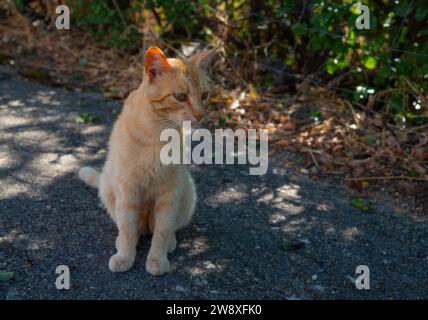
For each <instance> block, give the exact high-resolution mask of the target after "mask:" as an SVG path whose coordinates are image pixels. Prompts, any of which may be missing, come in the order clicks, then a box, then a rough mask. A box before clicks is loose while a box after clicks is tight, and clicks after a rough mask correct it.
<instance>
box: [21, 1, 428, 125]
mask: <svg viewBox="0 0 428 320" xmlns="http://www.w3.org/2000/svg"><path fill="white" fill-rule="evenodd" d="M361 2H362V3H363V4H366V5H367V6H368V7H369V8H370V15H371V19H370V24H371V25H370V29H369V30H358V29H357V28H356V25H355V21H356V19H357V17H358V16H359V11H358V10H357V8H356V5H355V4H356V2H354V1H351V0H343V1H332V0H308V1H291V0H266V1H258V0H249V1H248V0H228V1H220V0H193V1H188V0H133V1H131V0H116V1H105V0H101V1H85V0H69V1H67V4H68V5H69V6H70V8H71V10H72V17H73V23H74V24H75V26H77V27H78V28H80V30H81V31H83V32H89V33H90V34H92V36H93V39H94V40H95V41H97V42H98V43H99V44H103V45H105V46H108V47H115V48H119V49H121V50H128V51H129V50H135V49H138V50H139V49H140V48H141V44H142V41H143V35H142V34H140V31H139V30H140V29H139V27H140V26H141V24H142V23H144V21H143V20H142V18H141V15H140V18H138V19H137V18H136V15H135V13H141V11H142V10H143V9H145V10H150V11H151V12H152V13H154V14H155V16H156V19H157V25H156V26H155V28H156V31H157V32H158V34H160V36H161V37H162V38H163V39H164V40H165V41H167V42H168V43H170V44H171V45H173V46H176V47H178V45H179V44H180V43H183V42H186V41H189V40H192V41H195V40H200V41H203V42H208V43H209V42H213V41H214V42H216V44H223V45H224V47H225V49H226V53H227V55H228V57H229V58H230V59H231V60H232V61H236V62H237V63H235V65H239V66H240V67H241V69H240V70H239V73H240V75H241V76H242V77H243V78H244V79H245V80H246V81H248V82H253V83H259V84H260V85H261V86H262V87H263V88H265V89H266V88H269V87H270V86H273V85H274V83H275V81H274V80H275V79H274V78H275V77H274V76H273V74H274V72H266V70H274V71H275V70H280V71H279V73H281V72H283V73H286V74H287V75H288V76H291V77H292V78H296V79H297V80H298V81H300V80H302V79H305V78H307V77H308V76H309V75H314V74H316V75H317V77H316V78H315V77H312V78H311V81H312V82H315V83H319V84H321V85H325V84H327V83H329V82H330V81H331V80H334V83H335V85H334V86H332V88H335V89H337V90H338V92H341V93H343V94H344V95H345V96H346V98H348V99H350V101H352V102H354V103H364V104H365V103H367V101H368V97H369V96H370V95H373V94H376V93H378V92H380V91H382V90H386V89H390V88H396V89H397V90H395V91H393V90H392V91H391V93H388V94H386V95H383V98H382V100H379V101H377V102H376V103H375V105H374V106H373V108H375V110H377V109H381V108H387V110H388V111H389V112H390V113H393V114H397V115H400V116H401V117H402V118H404V119H405V120H408V121H410V122H413V123H420V122H424V121H426V117H425V118H424V112H426V110H424V103H425V102H424V101H422V100H421V96H423V95H424V94H425V93H426V91H427V89H428V81H427V80H428V22H427V21H428V2H427V1H426V0H411V1H403V0H399V1H387V0H373V1H361ZM17 3H18V4H19V5H20V7H22V5H23V4H22V1H17ZM256 61H257V63H256ZM263 64H265V65H267V66H266V67H267V69H266V68H265V73H264V74H262V77H263V78H262V79H259V78H257V77H260V71H261V70H262V69H263V68H261V67H260V66H263ZM259 80H260V81H259Z"/></svg>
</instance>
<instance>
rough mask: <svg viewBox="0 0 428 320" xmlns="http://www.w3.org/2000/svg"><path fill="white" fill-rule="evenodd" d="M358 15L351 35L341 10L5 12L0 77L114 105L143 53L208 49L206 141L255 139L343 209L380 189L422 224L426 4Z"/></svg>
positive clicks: (221, 4) (215, 7) (135, 6)
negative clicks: (212, 52)
mask: <svg viewBox="0 0 428 320" xmlns="http://www.w3.org/2000/svg"><path fill="white" fill-rule="evenodd" d="M362 3H364V4H366V5H367V6H368V7H369V9H370V29H369V30H358V29H357V28H356V26H355V21H356V19H357V17H358V16H359V15H360V12H359V10H358V9H357V8H356V6H355V3H353V2H352V1H277V0H270V1H264V2H262V1H251V0H250V1H248V0H242V1H237V0H230V1H208V0H199V1H187V0H158V1H142V0H136V1H123V0H112V1H80V0H74V1H71V0H70V1H43V0H41V1H5V0H3V1H2V2H1V6H0V17H1V23H0V42H1V49H0V63H2V64H6V65H9V66H12V67H13V68H16V69H17V70H18V71H19V72H20V74H21V75H23V76H25V77H27V78H31V79H35V80H37V81H40V82H43V83H48V84H50V85H61V86H65V87H66V88H68V89H71V90H84V91H87V90H91V91H100V92H102V93H103V94H104V95H105V96H106V97H108V98H111V99H123V98H125V97H126V96H127V94H128V93H129V92H130V91H131V90H133V89H134V88H136V87H137V86H138V84H139V82H140V81H141V77H142V63H143V57H144V53H145V50H146V49H147V48H148V47H149V46H151V45H157V46H159V47H161V48H162V49H163V50H164V52H165V53H166V54H167V55H168V56H176V55H184V56H189V55H191V54H193V53H195V52H198V51H200V50H203V49H206V48H209V47H218V48H220V49H221V52H222V55H221V59H219V60H218V61H217V62H216V64H215V65H214V67H213V69H212V71H211V78H212V80H213V92H212V96H211V99H210V104H209V106H208V111H209V114H210V117H211V120H212V127H232V128H236V127H243V128H249V127H252V128H267V129H268V130H269V133H270V141H271V146H272V151H275V150H288V151H291V152H293V154H295V155H296V156H295V159H294V160H293V161H291V162H289V163H287V165H288V166H289V167H291V168H293V169H295V170H296V171H299V172H301V173H303V174H307V175H310V176H311V177H313V178H315V179H318V178H326V177H327V178H329V179H333V180H334V181H336V182H340V183H344V184H345V185H347V186H348V187H350V188H352V189H354V190H355V191H356V192H357V194H358V199H357V200H356V202H355V205H357V206H360V207H361V208H364V206H366V205H367V203H366V202H365V200H364V199H363V198H364V197H367V196H368V194H367V192H369V191H370V190H371V188H375V189H376V190H378V189H381V188H386V192H387V193H390V194H394V193H396V192H398V194H399V196H400V197H401V196H406V197H408V198H406V199H405V200H404V202H406V203H408V202H412V203H416V208H415V210H417V211H419V212H423V211H425V209H426V205H427V204H426V203H427V196H426V195H427V183H426V181H427V168H428V162H427V160H428V136H427V128H428V112H427V95H426V90H427V86H428V81H427V80H428V23H427V19H428V3H427V2H426V1H422V0H419V1H414V0H412V1H394V2H392V1H382V0H377V1H362ZM59 4H66V5H68V6H69V8H70V10H71V29H70V30H57V29H56V28H55V19H56V17H57V16H58V14H56V13H55V8H56V6H57V5H59ZM76 121H79V122H81V123H91V122H96V121H97V117H96V116H95V115H93V114H90V113H82V114H81V115H80V116H79V118H78V119H76ZM385 186H386V187H385ZM421 191H422V192H421ZM398 194H397V196H398Z"/></svg>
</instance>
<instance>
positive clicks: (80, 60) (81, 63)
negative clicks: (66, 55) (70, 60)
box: [79, 58, 88, 68]
mask: <svg viewBox="0 0 428 320" xmlns="http://www.w3.org/2000/svg"><path fill="white" fill-rule="evenodd" d="M87 64H88V61H87V60H86V59H85V58H80V59H79V66H81V67H82V68H84V67H86V65H87Z"/></svg>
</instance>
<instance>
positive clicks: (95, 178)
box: [79, 167, 100, 188]
mask: <svg viewBox="0 0 428 320" xmlns="http://www.w3.org/2000/svg"><path fill="white" fill-rule="evenodd" d="M79 178H80V179H81V180H82V181H83V182H85V183H86V184H87V185H88V186H91V187H92V188H98V186H99V184H100V172H99V171H97V170H95V169H94V168H91V167H83V168H80V170H79Z"/></svg>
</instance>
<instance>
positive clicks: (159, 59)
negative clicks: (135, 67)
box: [144, 47, 171, 83]
mask: <svg viewBox="0 0 428 320" xmlns="http://www.w3.org/2000/svg"><path fill="white" fill-rule="evenodd" d="M170 69H171V65H170V64H169V63H168V61H167V60H166V57H165V55H164V54H163V52H162V50H161V49H159V48H158V47H150V48H149V49H148V50H147V52H146V57H145V58H144V71H145V73H146V75H147V76H148V77H149V82H150V83H151V82H153V81H154V80H155V79H156V78H157V77H159V76H160V75H161V74H162V73H164V72H167V71H169V70H170Z"/></svg>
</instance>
